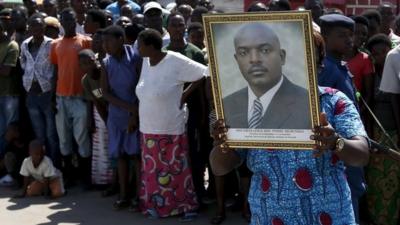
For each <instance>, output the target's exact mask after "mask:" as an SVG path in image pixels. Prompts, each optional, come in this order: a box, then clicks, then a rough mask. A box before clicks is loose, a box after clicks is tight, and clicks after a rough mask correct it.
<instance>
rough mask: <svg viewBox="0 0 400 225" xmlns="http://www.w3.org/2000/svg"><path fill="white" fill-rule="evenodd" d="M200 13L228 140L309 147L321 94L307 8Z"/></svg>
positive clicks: (233, 143)
mask: <svg viewBox="0 0 400 225" xmlns="http://www.w3.org/2000/svg"><path fill="white" fill-rule="evenodd" d="M203 20H204V24H205V32H206V37H207V47H208V59H209V66H210V72H211V80H212V89H213V99H214V105H215V110H216V115H217V119H223V120H224V121H225V124H226V126H227V127H228V132H227V142H226V143H227V145H228V146H229V147H231V148H266V149H312V147H313V145H314V144H315V142H314V141H312V140H310V135H311V134H312V128H313V127H314V126H316V125H318V124H319V98H318V86H317V81H316V62H315V60H316V59H315V55H314V43H313V33H312V32H313V29H312V20H311V13H310V12H308V11H303V12H276V13H254V14H253V13H246V14H214V15H205V16H204V19H203Z"/></svg>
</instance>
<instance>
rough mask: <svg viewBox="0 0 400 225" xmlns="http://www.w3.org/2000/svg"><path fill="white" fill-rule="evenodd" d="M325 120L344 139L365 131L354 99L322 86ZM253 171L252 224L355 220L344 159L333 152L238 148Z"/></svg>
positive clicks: (335, 224) (349, 224)
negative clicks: (341, 159) (314, 155)
mask: <svg viewBox="0 0 400 225" xmlns="http://www.w3.org/2000/svg"><path fill="white" fill-rule="evenodd" d="M320 103H321V109H322V111H323V112H326V114H327V117H328V121H329V122H330V124H331V125H332V126H333V127H334V128H335V130H336V132H338V133H339V134H340V135H342V136H343V137H345V138H351V137H353V136H356V135H361V136H366V133H365V130H364V127H363V124H362V122H361V119H360V117H359V115H358V112H357V110H356V108H355V106H354V104H353V103H352V102H351V100H349V99H348V98H347V97H346V96H345V95H344V94H343V93H341V92H337V91H336V90H335V89H332V88H320ZM239 153H240V155H241V156H242V157H247V166H248V167H249V169H250V170H251V171H252V172H253V173H254V175H253V176H252V180H251V187H250V192H249V203H250V208H251V212H252V218H251V224H252V225H282V224H287V225H314V224H315V225H316V224H318V225H345V224H346V225H353V224H356V223H355V218H354V213H353V208H352V204H351V194H350V189H349V186H348V184H347V181H346V176H345V173H344V169H345V166H344V163H343V162H342V161H340V160H339V159H338V157H337V156H336V155H334V154H332V153H331V152H327V153H325V154H324V155H323V156H322V157H320V158H314V157H313V151H309V150H304V151H303V150H250V151H239Z"/></svg>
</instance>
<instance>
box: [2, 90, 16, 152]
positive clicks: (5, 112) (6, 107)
mask: <svg viewBox="0 0 400 225" xmlns="http://www.w3.org/2000/svg"><path fill="white" fill-rule="evenodd" d="M18 107H19V99H18V97H17V96H0V155H1V154H2V153H3V152H4V146H5V140H4V134H5V133H6V131H7V127H8V125H9V124H10V123H12V122H15V121H17V120H18V113H19V110H18Z"/></svg>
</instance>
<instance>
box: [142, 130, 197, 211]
mask: <svg viewBox="0 0 400 225" xmlns="http://www.w3.org/2000/svg"><path fill="white" fill-rule="evenodd" d="M141 145H142V155H141V157H142V165H141V167H142V168H141V180H142V183H141V188H140V208H141V210H142V212H143V213H145V214H146V213H148V212H149V210H150V211H152V212H153V213H154V212H155V213H157V216H159V217H168V216H175V215H179V214H182V213H185V212H192V211H194V210H196V209H197V208H198V202H197V198H196V193H195V191H194V185H193V179H192V170H191V168H190V163H189V155H188V154H189V152H188V150H189V149H188V141H187V137H186V135H154V134H141Z"/></svg>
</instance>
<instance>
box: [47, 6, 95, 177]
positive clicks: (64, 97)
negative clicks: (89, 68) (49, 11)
mask: <svg viewBox="0 0 400 225" xmlns="http://www.w3.org/2000/svg"><path fill="white" fill-rule="evenodd" d="M60 19H61V25H62V26H63V28H64V31H65V34H64V37H62V38H59V39H56V40H55V41H54V42H53V44H52V45H51V51H50V60H51V62H52V63H53V64H54V65H55V66H56V72H57V90H56V94H57V114H56V125H57V132H58V137H59V140H60V151H61V154H62V155H63V156H64V160H65V175H66V178H67V179H68V181H71V178H72V177H71V176H72V174H71V169H72V162H71V159H72V153H73V140H72V137H74V138H75V141H76V143H77V144H78V146H79V155H80V156H81V160H80V163H79V164H80V166H81V172H82V174H83V177H84V179H85V184H89V182H90V180H89V179H90V163H91V158H90V155H91V149H90V139H89V133H88V130H87V129H86V121H87V120H88V119H89V117H88V113H87V110H86V103H85V102H84V100H83V97H82V93H83V88H82V84H81V79H82V77H83V72H82V71H81V69H80V67H79V61H78V53H79V51H81V50H82V49H86V48H90V47H91V39H90V38H89V37H86V36H83V35H81V34H77V33H76V30H75V29H76V14H75V12H74V11H73V10H72V9H71V8H66V9H64V10H63V11H62V12H61V14H60Z"/></svg>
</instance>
